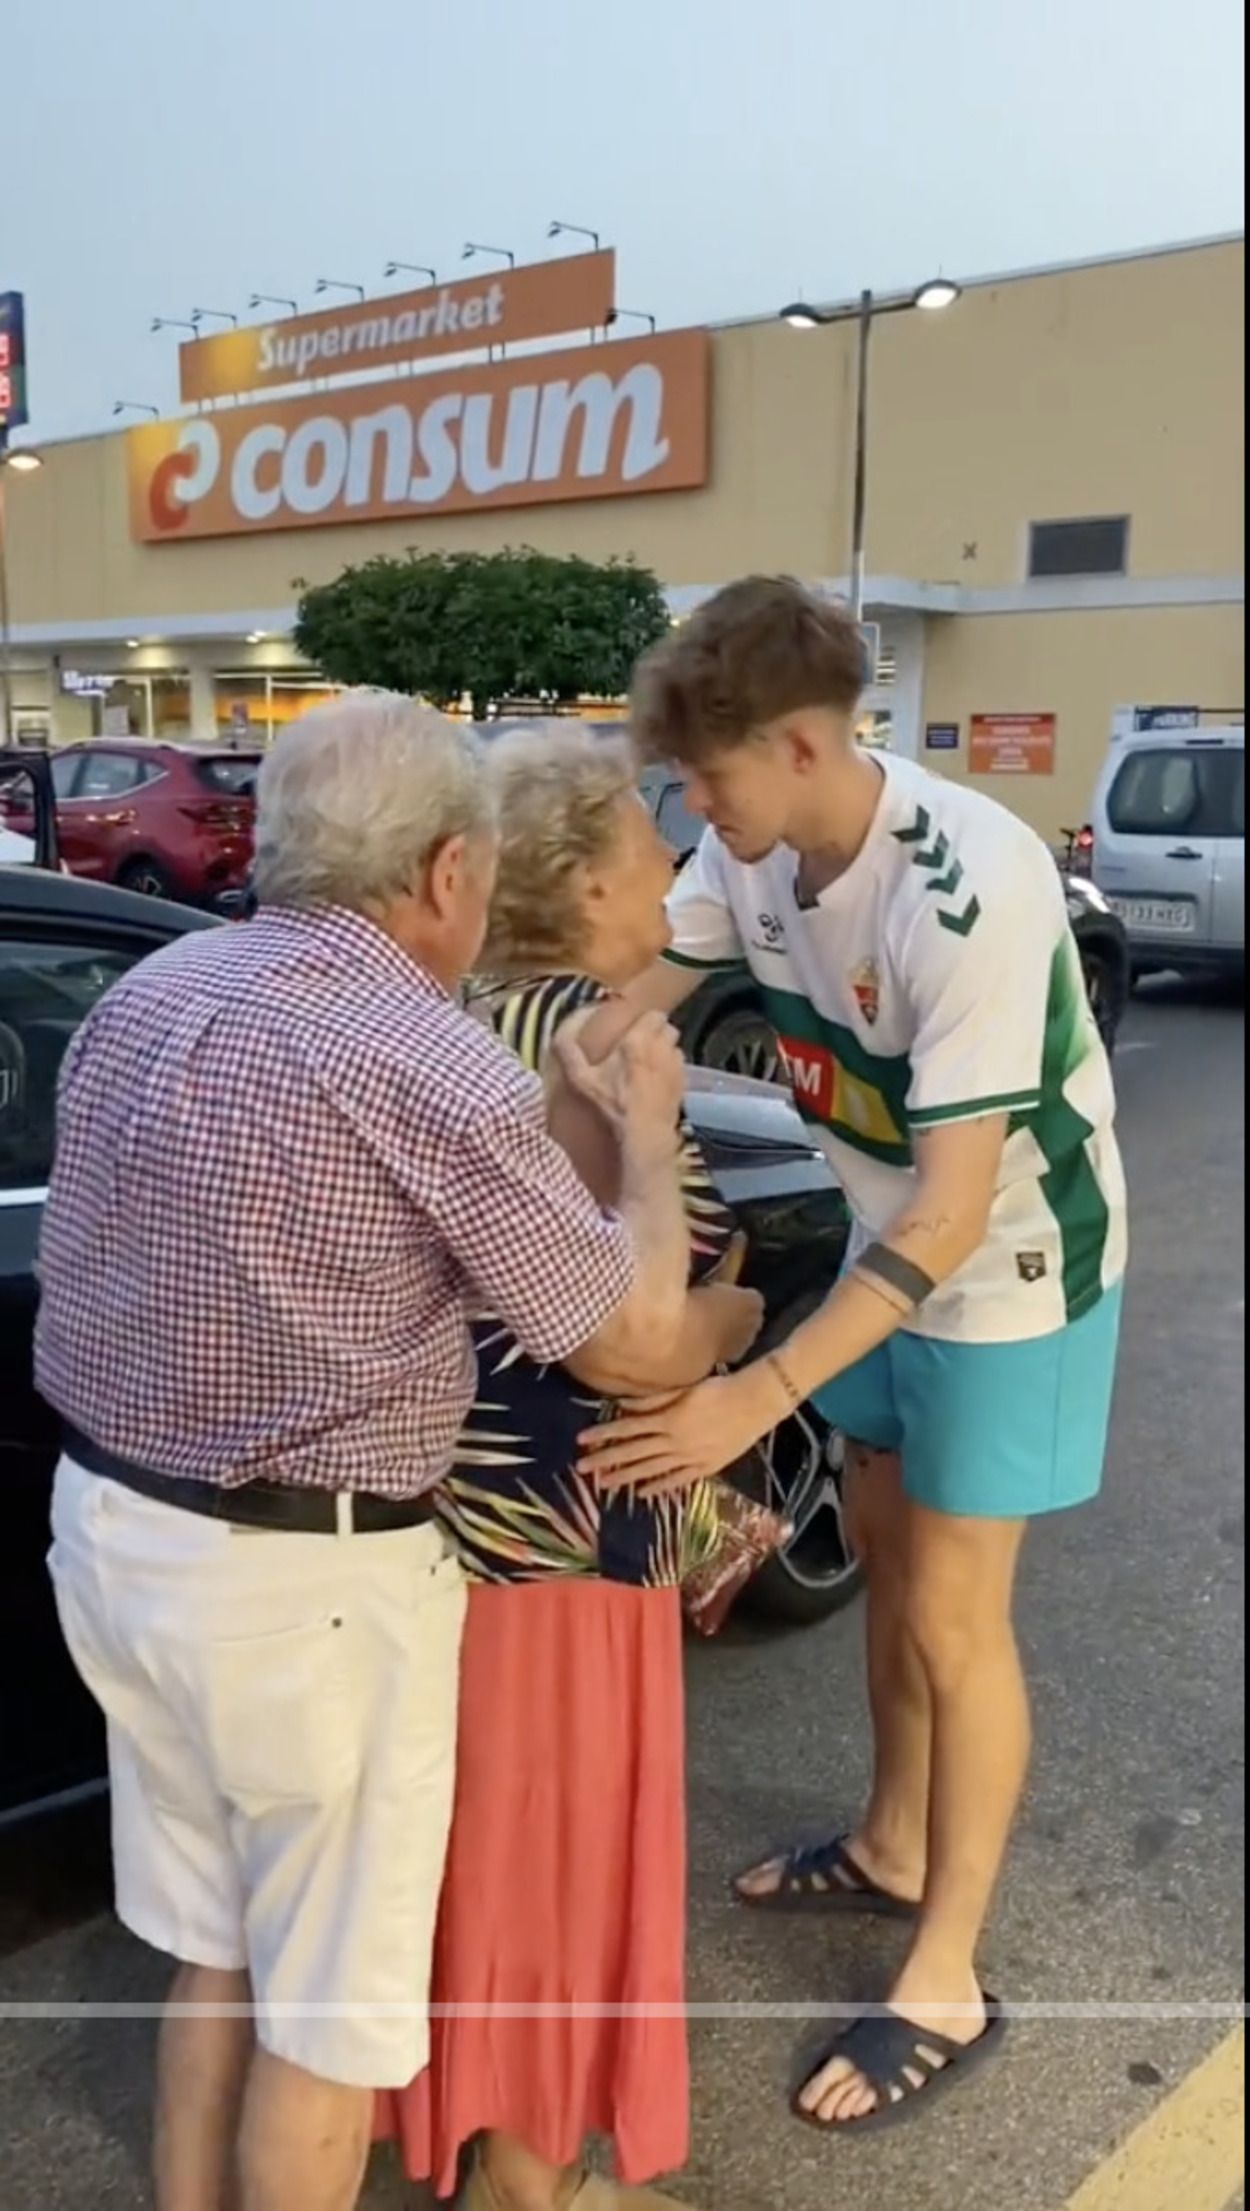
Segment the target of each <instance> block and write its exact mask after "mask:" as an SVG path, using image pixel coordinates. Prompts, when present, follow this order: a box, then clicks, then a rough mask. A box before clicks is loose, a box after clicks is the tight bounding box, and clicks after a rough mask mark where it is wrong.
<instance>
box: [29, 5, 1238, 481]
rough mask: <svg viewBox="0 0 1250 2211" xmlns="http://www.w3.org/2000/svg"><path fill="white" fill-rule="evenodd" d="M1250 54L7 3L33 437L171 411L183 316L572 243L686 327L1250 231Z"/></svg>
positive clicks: (1036, 31) (1167, 40) (1132, 30)
mask: <svg viewBox="0 0 1250 2211" xmlns="http://www.w3.org/2000/svg"><path fill="white" fill-rule="evenodd" d="M1243 57H1244V31H1243V26H1242V22H1241V9H1240V7H1239V5H1238V4H1237V0H868V4H866V5H864V6H862V7H856V6H852V5H850V4H849V0H211V4H209V0H175V4H174V5H172V6H171V5H170V0H108V4H107V5H101V4H100V0H39V4H34V0H11V4H10V5H9V7H8V8H7V10H6V22H5V31H4V37H3V43H2V44H0V133H2V136H0V145H2V147H3V151H2V153H0V291H3V290H7V289H10V288H13V289H18V290H22V291H24V292H25V293H26V295H27V322H28V355H29V368H30V392H31V410H32V423H31V431H30V433H29V434H30V435H31V436H34V437H38V436H43V437H47V438H53V437H58V436H62V435H66V434H75V433H78V432H82V431H87V430H92V429H96V428H99V427H102V426H109V425H110V424H111V421H112V410H113V403H114V401H115V400H117V399H127V400H140V401H146V402H150V403H151V404H152V405H155V406H160V407H162V408H170V407H172V406H173V405H174V404H175V399H176V350H177V343H178V337H177V333H176V332H170V333H163V334H160V335H156V336H154V335H152V334H151V332H150V328H149V326H150V323H151V320H152V317H153V316H154V315H162V314H163V315H168V316H185V315H187V314H188V312H189V311H190V309H192V308H193V307H196V306H202V307H208V308H227V309H231V310H233V311H235V312H243V311H244V310H245V309H246V302H247V299H248V296H249V294H250V293H251V292H252V291H260V292H273V293H279V294H290V295H292V296H294V297H296V298H298V299H299V300H300V302H301V303H302V304H305V305H312V304H314V301H313V286H314V283H315V280H316V278H317V277H318V276H328V277H334V278H342V279H345V280H348V281H352V282H357V283H361V284H363V285H365V286H366V288H367V289H368V290H369V291H370V292H375V291H377V292H380V291H382V290H384V289H385V288H386V287H385V286H384V285H383V282H382V271H383V268H384V265H385V263H386V262H387V260H388V259H390V258H392V257H394V258H396V259H398V260H404V261H410V262H418V263H428V264H431V265H433V266H434V267H435V268H436V269H437V270H438V272H439V274H440V276H443V275H448V276H457V275H461V274H464V273H466V272H465V271H464V269H463V267H462V264H461V260H460V255H461V248H462V245H463V243H464V241H465V240H466V239H471V238H473V239H480V240H482V241H484V242H487V243H490V244H493V245H500V246H507V247H510V248H512V249H513V250H514V251H515V252H516V254H517V256H518V258H519V259H520V260H522V261H526V260H540V259H542V258H544V257H545V255H546V254H547V253H548V252H549V251H551V250H553V249H551V248H549V247H548V245H547V243H546V232H547V225H548V223H549V222H550V221H552V220H553V219H559V220H563V221H566V222H570V223H582V224H585V225H586V226H587V227H589V228H590V229H593V230H596V231H598V232H599V233H600V234H601V235H602V237H603V240H604V243H605V244H611V245H614V246H615V247H616V249H617V252H618V256H619V271H618V284H617V297H618V302H619V304H620V305H622V306H624V307H630V308H636V309H641V310H643V311H645V312H648V313H652V314H655V315H656V316H658V318H659V321H660V324H661V326H662V327H663V326H666V325H667V326H679V325H683V324H689V323H700V322H709V321H710V322H717V321H728V320H733V319H734V318H737V317H742V316H749V315H762V314H768V313H770V312H772V311H773V310H774V309H775V308H776V307H778V306H780V305H781V304H782V303H783V302H784V301H785V300H787V299H789V298H792V297H793V296H794V294H795V293H796V292H798V293H802V294H806V295H807V296H815V297H817V298H820V299H824V300H834V299H842V298H845V297H848V296H850V295H851V294H853V293H857V292H858V291H859V290H860V289H861V288H862V287H863V286H864V285H872V286H874V287H876V288H878V289H880V290H882V291H888V290H891V289H898V288H902V287H903V286H906V285H910V284H912V283H915V282H918V281H919V280H921V279H923V278H924V277H926V276H929V275H931V274H933V273H935V272H936V271H938V270H939V269H940V270H943V271H945V272H946V273H947V274H951V275H954V276H958V277H972V276H976V275H984V274H990V273H993V272H995V271H1002V270H1008V269H1018V268H1023V267H1030V266H1034V265H1036V264H1038V263H1045V262H1052V261H1064V260H1072V259H1080V258H1082V257H1084V256H1087V255H1096V254H1102V253H1110V252H1118V251H1121V250H1126V249H1132V248H1135V247H1140V246H1148V245H1156V244H1160V243H1163V242H1167V241H1175V240H1179V239H1186V238H1194V237H1200V236H1207V235H1210V234H1212V233H1215V232H1221V231H1227V230H1235V229H1239V228H1240V227H1241V226H1242V223H1243V220H1244V215H1243V207H1244V201H1243V197H1242V181H1241V180H1242V173H1243V163H1244V97H1243V93H1242V90H1241V86H1242V82H1243V75H1244V58H1243ZM574 244H575V241H569V245H570V246H572V245H574ZM317 304H324V302H318V303H317Z"/></svg>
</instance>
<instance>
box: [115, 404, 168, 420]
mask: <svg viewBox="0 0 1250 2211" xmlns="http://www.w3.org/2000/svg"><path fill="white" fill-rule="evenodd" d="M113 413H114V414H115V415H154V416H155V418H156V420H157V421H158V422H159V421H160V415H161V410H160V408H159V407H154V406H153V405H152V402H151V400H150V399H115V400H114V401H113Z"/></svg>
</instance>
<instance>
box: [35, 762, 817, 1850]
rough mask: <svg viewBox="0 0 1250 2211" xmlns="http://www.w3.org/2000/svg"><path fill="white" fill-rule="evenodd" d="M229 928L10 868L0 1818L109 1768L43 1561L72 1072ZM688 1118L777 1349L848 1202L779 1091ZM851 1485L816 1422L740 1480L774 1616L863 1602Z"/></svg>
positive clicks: (757, 1459)
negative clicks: (68, 1076)
mask: <svg viewBox="0 0 1250 2211" xmlns="http://www.w3.org/2000/svg"><path fill="white" fill-rule="evenodd" d="M31 772H34V773H35V774H37V775H38V776H39V777H40V778H41V780H45V781H46V772H45V770H44V769H43V768H39V769H36V770H34V771H28V770H27V769H26V768H24V767H23V766H22V764H21V763H19V762H18V761H16V760H15V759H14V758H13V756H11V755H9V756H6V755H5V754H4V753H3V752H0V793H2V792H3V790H4V788H5V786H6V784H7V785H8V787H9V789H10V790H11V791H12V790H14V789H15V788H16V785H17V782H18V779H19V777H20V778H23V779H24V783H23V787H24V789H25V790H26V792H27V793H29V789H30V782H29V775H30V773H31ZM48 795H49V794H48V793H47V792H46V791H45V796H44V805H43V808H42V812H43V814H45V815H46V814H47V812H48V811H49V809H48V805H47V798H48ZM27 802H28V803H29V797H28V800H27ZM35 812H36V816H37V817H38V816H39V815H40V812H41V809H40V808H38V807H37V808H36V809H35ZM38 828H39V838H38V842H39V850H40V856H41V857H42V858H43V860H44V861H45V863H47V862H48V861H49V860H53V861H54V859H55V852H54V846H53V843H52V841H51V839H50V837H49V833H48V825H47V821H46V820H39V822H38ZM217 926H220V924H219V923H218V922H217V921H216V920H215V918H214V917H211V916H209V915H207V914H204V913H201V912H197V911H195V910H191V909H187V908H184V907H180V906H175V905H172V904H169V903H157V902H155V901H153V900H152V899H150V898H142V897H138V896H136V895H135V894H133V893H131V892H127V891H121V890H117V889H114V888H111V887H109V886H104V885H100V884H95V883H86V882H81V881H77V880H75V879H74V878H73V877H69V876H66V875H63V874H58V873H55V872H50V871H49V868H48V866H47V865H46V864H45V865H44V866H31V865H26V866H17V867H5V866H2V865H0V1465H2V1467H3V1476H4V1498H5V1508H6V1517H5V1541H4V1545H3V1547H2V1548H0V1679H3V1681H4V1683H5V1694H4V1698H3V1701H2V1702H0V1818H3V1817H4V1816H5V1814H6V1812H10V1813H11V1812H13V1811H14V1810H15V1809H16V1808H18V1807H29V1806H30V1805H31V1804H32V1803H34V1802H36V1801H39V1800H44V1799H47V1798H49V1797H52V1796H55V1795H58V1794H60V1793H62V1792H64V1791H66V1790H70V1789H74V1788H77V1787H81V1786H83V1785H89V1784H91V1783H93V1782H96V1781H98V1779H99V1777H100V1776H101V1774H102V1773H103V1768H104V1749H103V1741H102V1735H101V1728H100V1721H99V1717H98V1714H97V1712H96V1708H95V1705H94V1704H93V1702H92V1700H91V1699H90V1698H89V1697H88V1696H87V1694H86V1692H85V1690H83V1689H82V1687H81V1685H80V1684H79V1681H78V1678H77V1675H76V1674H75V1672H74V1670H73V1668H72V1666H71V1664H70V1661H69V1658H68V1655H67V1653H66V1651H65V1648H64V1645H63V1643H62V1640H61V1635H60V1630H59V1626H58V1623H57V1618H56V1613H55V1609H54V1606H53V1602H52V1594H51V1588H50V1584H49V1581H48V1576H47V1571H46V1567H45V1563H44V1560H45V1554H46V1551H47V1547H48V1508H49V1499H50V1494H51V1484H52V1475H53V1470H54V1466H55V1462H56V1456H57V1423H56V1421H55V1418H54V1416H53V1415H52V1413H51V1412H50V1410H49V1408H48V1407H47V1406H46V1405H45V1404H44V1403H43V1402H42V1400H41V1399H40V1398H39V1396H38V1395H37V1393H36V1391H35V1387H34V1381H33V1375H32V1335H33V1327H34V1319H35V1308H36V1299H37V1287H36V1252H37V1246H38V1238H39V1227H40V1221H41V1217H42V1212H43V1202H44V1197H45V1195H46V1186H47V1181H48V1175H49V1172H50V1169H51V1164H52V1144H53V1119H54V1107H55V1093H56V1080H57V1072H58V1069H59V1067H60V1063H61V1059H62V1056H63V1054H64V1052H65V1048H66V1046H67V1044H68V1043H69V1040H70V1038H71V1037H72V1036H73V1034H74V1032H75V1030H76V1029H77V1027H78V1025H79V1023H80V1022H81V1021H82V1020H83V1019H84V1018H85V1017H86V1015H87V1014H88V1013H89V1012H90V1010H91V1008H92V1007H93V1006H94V1005H95V1004H96V1002H97V1000H98V999H99V998H100V996H101V995H102V993H103V992H104V991H105V990H107V989H108V987H109V985H110V984H111V983H113V982H115V981H116V980H117V978H118V977H119V976H120V975H122V974H124V973H125V972H126V970H127V969H128V968H129V967H131V966H133V965H134V964H135V962H136V961H138V960H141V959H144V958H146V956H147V955H148V953H150V952H152V951H155V950H156V949H157V948H158V947H159V946H160V945H162V944H166V943H168V942H170V941H171V939H173V938H175V937H177V936H180V935H182V934H183V933H184V932H185V931H187V930H190V929H203V928H213V927H217ZM689 1110H690V1116H691V1119H692V1121H693V1122H694V1124H695V1126H696V1127H697V1128H698V1129H699V1130H700V1132H701V1134H702V1136H703V1140H704V1144H705V1147H706V1150H707V1154H708V1158H709V1162H710V1164H711V1167H712V1170H713V1173H714V1174H715V1176H716V1178H717V1181H718V1183H719V1186H720V1188H721V1190H722V1193H723V1195H724V1197H725V1198H726V1200H727V1202H728V1203H729V1204H730V1205H731V1206H732V1207H733V1208H734V1211H735V1213H736V1215H737V1218H738V1222H739V1224H740V1226H741V1227H742V1228H743V1229H744V1231H745V1232H746V1236H747V1239H748V1254H749V1256H748V1259H747V1263H746V1270H745V1275H744V1279H745V1280H746V1281H747V1282H749V1283H750V1284H751V1285H752V1286H754V1287H756V1288H758V1289H759V1290H760V1291H761V1292H762V1293H763V1295H764V1299H765V1303H766V1307H767V1314H768V1320H767V1334H766V1338H765V1340H766V1341H768V1340H772V1339H773V1338H775V1337H777V1336H781V1335H785V1334H788V1333H789V1331H790V1329H791V1328H792V1327H793V1326H794V1325H795V1323H796V1322H797V1320H798V1319H800V1318H801V1317H803V1316H804V1315H805V1314H806V1313H807V1312H809V1311H811V1310H812V1309H813V1308H814V1307H815V1305H816V1304H817V1303H818V1302H819V1301H820V1299H821V1298H822V1297H823V1296H824V1295H825V1294H826V1292H827V1291H828V1289H829V1287H830V1285H831V1283H832V1282H833V1279H834V1277H835V1275H836V1274H837V1271H838V1268H839V1266H840V1264H841V1260H842V1256H843V1252H844V1249H845V1244H846V1235H847V1218H846V1209H845V1204H844V1201H843V1198H842V1193H841V1191H840V1190H839V1189H838V1188H837V1186H836V1184H835V1182H834V1179H833V1176H832V1174H831V1172H830V1169H829V1167H828V1164H827V1162H826V1161H825V1159H824V1156H823V1154H822V1153H821V1152H819V1151H818V1150H817V1148H816V1147H815V1146H814V1144H813V1143H812V1141H811V1140H810V1138H809V1137H808V1136H807V1135H806V1133H805V1131H804V1130H803V1128H802V1126H801V1124H800V1122H799V1120H798V1117H797V1115H796V1114H795V1112H794V1110H793V1108H792V1107H791V1105H790V1103H789V1101H788V1099H787V1098H786V1097H785V1096H784V1094H783V1093H782V1092H780V1091H779V1090H775V1089H768V1088H764V1087H761V1086H759V1085H752V1084H749V1083H741V1082H738V1081H735V1080H734V1079H733V1078H726V1077H720V1076H716V1075H700V1074H696V1075H695V1076H693V1077H692V1089H691V1093H690V1098H689ZM142 1356H143V1352H142V1347H141V1346H139V1345H136V1347H135V1357H136V1358H141V1357H142ZM840 1476H841V1459H840V1450H839V1445H838V1439H837V1438H836V1437H835V1436H833V1435H832V1434H831V1432H830V1431H829V1429H828V1428H827V1427H826V1425H825V1424H824V1422H823V1421H821V1420H820V1418H819V1416H818V1415H817V1414H815V1413H814V1412H812V1411H804V1412H803V1413H802V1414H801V1415H799V1416H797V1417H796V1418H795V1419H793V1420H790V1421H787V1422H786V1423H784V1425H783V1426H782V1427H781V1428H779V1429H778V1430H777V1431H776V1433H775V1434H774V1435H773V1436H771V1437H769V1438H768V1439H767V1440H766V1442H765V1444H764V1445H763V1446H762V1447H761V1450H760V1451H759V1452H758V1453H757V1454H754V1455H753V1456H752V1459H751V1460H750V1462H749V1463H748V1464H747V1465H745V1466H744V1467H743V1468H742V1469H740V1470H739V1479H740V1480H742V1481H743V1482H745V1483H746V1484H747V1485H748V1486H749V1487H751V1488H752V1489H753V1490H754V1491H755V1492H756V1493H757V1494H758V1495H760V1496H761V1497H764V1496H768V1497H770V1498H771V1499H773V1501H775V1502H777V1503H779V1504H780V1505H781V1506H782V1507H783V1508H784V1509H785V1510H786V1511H787V1512H788V1514H789V1515H790V1517H791V1518H792V1520H793V1521H794V1522H795V1527H796V1533H795V1538H794V1541H793V1543H792V1544H791V1546H790V1548H789V1550H788V1551H787V1552H786V1553H785V1554H784V1556H782V1557H781V1558H779V1559H778V1560H776V1561H775V1562H774V1563H773V1564H772V1565H771V1566H770V1567H769V1568H768V1569H767V1571H766V1572H765V1574H764V1575H763V1576H762V1577H761V1578H760V1581H759V1583H758V1584H757V1586H756V1587H755V1589H754V1590H753V1592H752V1599H753V1602H754V1603H755V1604H756V1606H758V1607H759V1608H760V1609H762V1610H764V1611H766V1612H768V1613H770V1614H771V1615H772V1616H773V1617H775V1618H779V1619H782V1620H785V1621H791V1622H796V1623H803V1622H807V1621H815V1620H818V1619H821V1618H823V1617H825V1616H826V1615H827V1614H828V1613H831V1612H833V1611H836V1610H837V1609H838V1607H839V1606H840V1605H842V1604H844V1603H846V1602H847V1601H848V1600H849V1599H850V1598H851V1597H852V1596H853V1595H854V1593H855V1590H856V1588H857V1586H858V1576H857V1572H856V1569H855V1567H854V1565H853V1563H852V1561H851V1559H850V1555H849V1552H848V1550H847V1546H846V1543H845V1539H844V1534H843V1526H842V1514H841V1502H840Z"/></svg>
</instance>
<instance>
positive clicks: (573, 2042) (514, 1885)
mask: <svg viewBox="0 0 1250 2211" xmlns="http://www.w3.org/2000/svg"><path fill="white" fill-rule="evenodd" d="M685 1937H686V1802H685V1729H684V1706H683V1689H682V1622H681V1606H680V1599H679V1596H678V1593H677V1591H676V1590H668V1589H631V1588H626V1587H624V1586H623V1585H621V1584H619V1583H614V1582H601V1581H550V1582H541V1583H537V1584H534V1585H532V1586H525V1587H512V1588H507V1589H504V1588H493V1587H478V1588H476V1589H474V1590H473V1592H472V1595H471V1598H470V1603H469V1618H468V1625H467V1629H466V1635H465V1649H464V1666H463V1684H462V1699H461V1712H460V1752H459V1775H458V1782H457V1796H456V1817H455V1825H454V1828H453V1831H452V1842H451V1851H450V1856H449V1859H448V1866H447V1877H446V1885H445V1888H444V1893H443V1903H442V1912H441V1918H440V1925H439V1934H438V1941H437V1946H436V1950H435V1959H434V1986H433V2002H434V2005H435V2007H436V2016H435V2018H434V2020H433V2024H432V2055H431V2064H430V2067H429V2070H428V2071H427V2072H425V2073H423V2074H421V2075H420V2076H419V2077H418V2079H416V2080H415V2081H413V2082H412V2083H411V2085H410V2086H409V2087H408V2088H406V2089H403V2090H401V2091H399V2092H398V2093H391V2092H388V2093H386V2094H384V2095H381V2096H379V2098H378V2104H377V2119H376V2126H375V2132H376V2134H377V2136H378V2137H380V2138H387V2137H398V2139H399V2142H400V2145H401V2149H402V2153H403V2159H404V2165H405V2168H406V2170H407V2172H408V2174H409V2176H410V2178H412V2179H414V2180H431V2179H432V2180H433V2182H434V2185H435V2188H436V2190H437V2192H438V2194H439V2195H443V2196H450V2195H452V2194H454V2192H455V2188H456V2180H457V2166H458V2161H459V2158H460V2154H461V2151H462V2149H463V2148H464V2145H465V2144H466V2143H467V2142H469V2141H471V2140H472V2139H473V2137H474V2136H475V2135H477V2134H479V2133H482V2132H484V2131H492V2132H493V2131H498V2132H503V2133H506V2134H511V2135H516V2136H518V2137H519V2138H520V2139H521V2140H522V2141H523V2142H525V2143H527V2144H528V2146H529V2148H530V2149H531V2150H533V2151H535V2152H536V2154H537V2155H539V2156H540V2157H543V2158H546V2159H547V2160H548V2162H549V2163H551V2164H553V2165H560V2166H567V2165H574V2164H576V2163H577V2162H578V2160H579V2159H580V2157H581V2154H582V2149H583V2145H584V2143H585V2141H586V2139H587V2137H588V2136H589V2135H592V2134H597V2135H604V2136H607V2137H610V2138H611V2140H612V2141H613V2143H614V2144H615V2149H616V2158H617V2167H618V2172H619V2176H620V2178H621V2179H622V2180H623V2181H624V2182H625V2183H626V2184H627V2185H629V2186H635V2187H636V2186H639V2185H641V2184H642V2183H644V2182H646V2181H650V2180H654V2179H655V2178H657V2177H658V2176H659V2175H660V2174H662V2173H667V2172H673V2171H676V2170H678V2169H679V2168H680V2167H681V2166H682V2165H684V2164H685V2163H686V2160H687V2157H688V2154H689V2124H690V2121H689V2084H690V2076H689V2055H688V2049H687V2035H686V2022H685V2018H684V2016H683V2012H682V2007H683V2005H684V2000H685ZM441 2005H451V2006H456V2005H461V2006H469V2007H474V2006H483V2007H485V2006H490V2005H503V2006H510V2007H518V2010H519V2013H520V2015H519V2016H516V2017H510V2018H509V2017H501V2016H493V2017H473V2016H471V2015H461V2016H453V2017H447V2018H440V2017H438V2016H437V2007H439V2006H441ZM542 2007H548V2009H547V2010H546V2013H545V2015H544V2012H543V2009H542ZM559 2007H577V2009H576V2015H575V2016H568V2015H566V2016H558V2015H557V2008H559ZM648 2007H656V2011H655V2012H654V2013H652V2014H651V2015H648Z"/></svg>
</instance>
